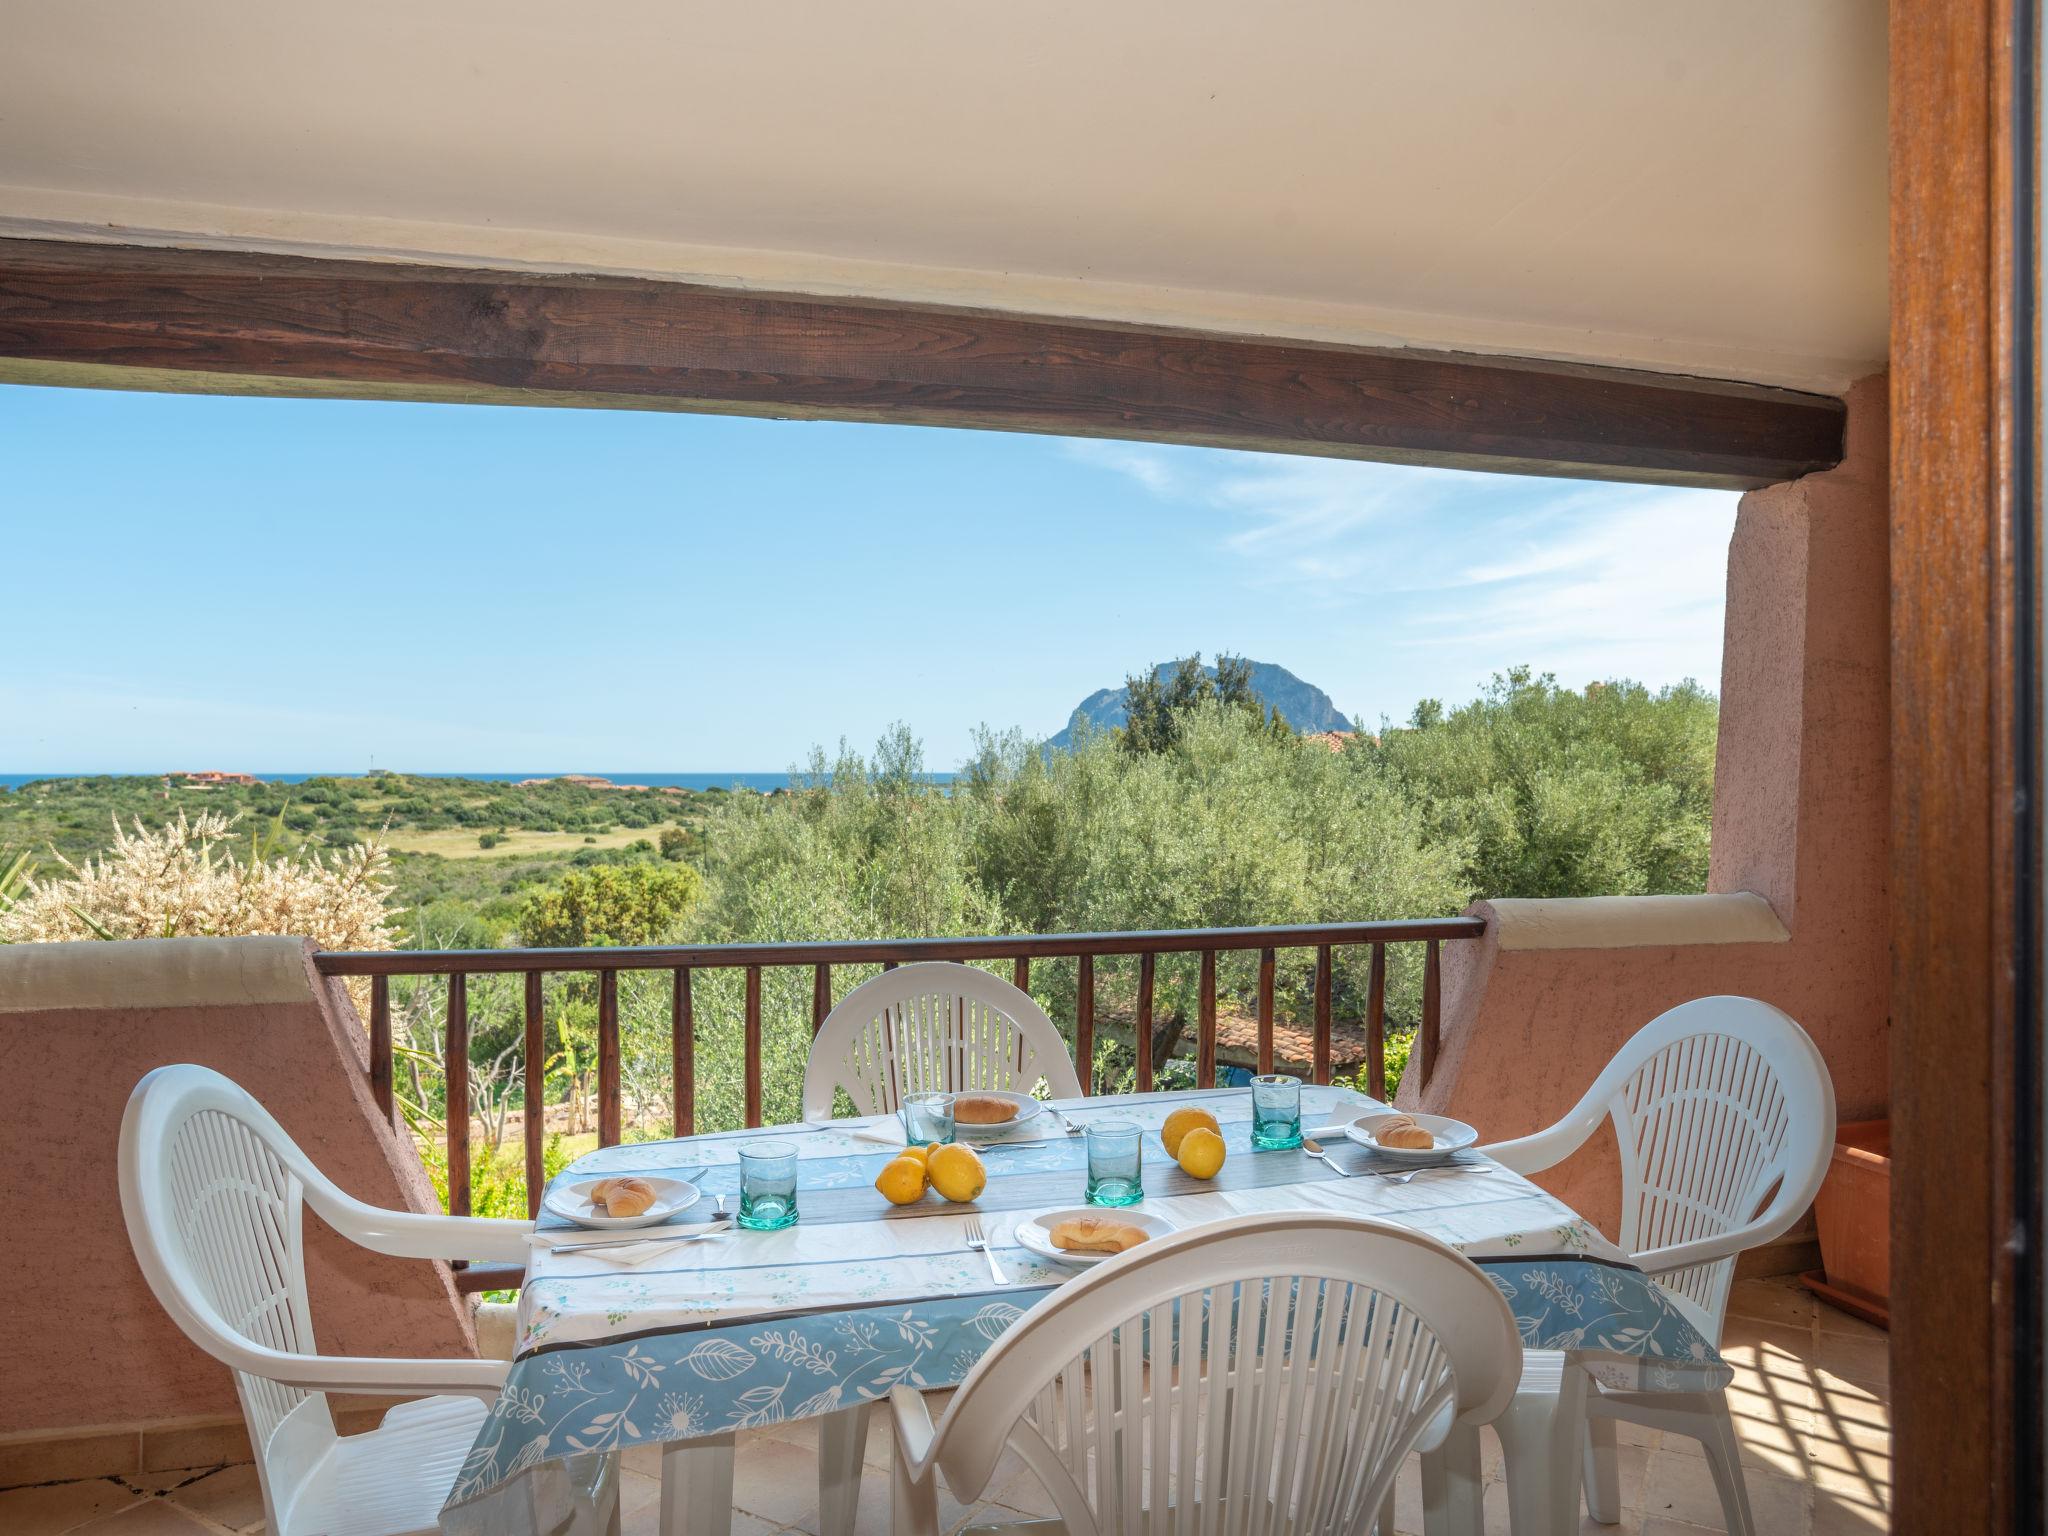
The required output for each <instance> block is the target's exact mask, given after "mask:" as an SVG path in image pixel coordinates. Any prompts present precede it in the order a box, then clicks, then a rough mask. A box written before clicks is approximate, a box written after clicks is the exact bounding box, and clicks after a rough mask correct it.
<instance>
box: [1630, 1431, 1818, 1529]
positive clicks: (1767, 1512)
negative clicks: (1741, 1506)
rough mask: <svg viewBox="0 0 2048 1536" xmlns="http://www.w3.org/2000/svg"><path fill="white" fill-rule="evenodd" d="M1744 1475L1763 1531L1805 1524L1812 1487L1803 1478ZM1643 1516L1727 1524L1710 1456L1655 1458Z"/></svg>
mask: <svg viewBox="0 0 2048 1536" xmlns="http://www.w3.org/2000/svg"><path fill="white" fill-rule="evenodd" d="M1745 1481H1746V1482H1747V1484H1748V1487H1749V1507H1750V1511H1751V1513H1752V1514H1754V1515H1755V1517H1756V1528H1757V1529H1758V1530H1759V1531H1771V1532H1773V1533H1777V1532H1785V1533H1796V1532H1801V1531H1804V1530H1805V1529H1806V1512H1807V1507H1808V1505H1809V1503H1810V1502H1811V1499H1812V1490H1811V1488H1810V1487H1809V1486H1808V1484H1807V1483H1806V1482H1805V1481H1804V1480H1802V1479H1798V1478H1790V1477H1773V1476H1771V1475H1769V1474H1768V1473H1763V1472H1758V1471H1754V1470H1751V1471H1748V1472H1747V1473H1746V1474H1745ZM1643 1516H1644V1522H1645V1524H1647V1523H1648V1522H1649V1521H1650V1520H1653V1519H1665V1520H1677V1521H1680V1522H1682V1523H1684V1524H1689V1525H1698V1526H1705V1527H1707V1528H1708V1529H1710V1530H1722V1529H1725V1527H1724V1526H1723V1524H1722V1521H1721V1495H1720V1492H1719V1491H1718V1490H1717V1489H1716V1488H1715V1486H1714V1474H1713V1472H1712V1471H1711V1470H1709V1468H1708V1466H1707V1462H1706V1458H1704V1457H1695V1456H1680V1455H1677V1454H1674V1453H1672V1452H1668V1451H1667V1452H1665V1453H1664V1454H1662V1455H1659V1456H1657V1457H1656V1458H1654V1459H1653V1460H1652V1462H1651V1463H1650V1471H1649V1478H1648V1491H1647V1493H1646V1495H1645V1498H1644V1503H1643Z"/></svg>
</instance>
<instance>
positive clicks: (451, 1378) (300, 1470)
mask: <svg viewBox="0 0 2048 1536" xmlns="http://www.w3.org/2000/svg"><path fill="white" fill-rule="evenodd" d="M120 1173H121V1211H122V1214H123V1215H124V1216H125V1217H126V1219H127V1223H128V1237H129V1241H130V1242H131V1243H132V1244H133V1245H134V1248H135V1259H136V1262H137V1263H138V1264H140V1265H141V1266H142V1273H143V1275H144V1277H145V1278H146V1279H147V1280H148V1281H149V1288H150V1289H151V1290H152V1291H154V1292H155V1293H156V1299H157V1300H158V1301H159V1302H161V1303H162V1304H163V1308H164V1310H165V1311H166V1312H168V1313H169V1314H170V1315H171V1320H172V1321H173V1322H175V1323H176V1324H177V1325H178V1327H179V1328H181V1329H182V1330H183V1331H184V1333H185V1336H186V1337H187V1338H189V1339H190V1340H191V1341H192V1342H193V1343H194V1344H197V1345H198V1346H199V1347H200V1348H201V1349H203V1350H205V1351H206V1352H207V1353H208V1354H209V1355H212V1356H213V1357H214V1358H215V1359H216V1360H219V1361H220V1362H221V1363H222V1364H224V1365H226V1366H227V1367H228V1368H229V1369H230V1370H231V1371H233V1372H234V1377H235V1388H236V1391H237V1392H238V1393H239V1395H240V1397H241V1400H242V1414H243V1417H244V1418H245V1419H246V1421H247V1423H248V1426H249V1443H250V1445H251V1447H252V1448H253V1449H254V1452H255V1457H256V1470H257V1476H258V1480H259V1481H260V1482H261V1484H262V1488H263V1512H264V1515H265V1518H266V1519H267V1521H268V1527H267V1528H268V1529H269V1530H270V1531H271V1532H272V1533H273V1536H397V1533H401V1532H414V1531H421V1532H426V1531H438V1529H439V1526H438V1523H437V1517H438V1515H439V1512H440V1508H441V1505H442V1502H443V1501H444V1500H445V1499H446V1498H447V1496H448V1491H449V1489H450V1488H452V1487H453V1486H454V1483H455V1478H456V1474H457V1473H458V1472H459V1471H460V1470H461V1467H462V1464H463V1461H464V1460H465V1459H466V1458H467V1456H468V1454H469V1450H470V1446H471V1444H472V1443H473V1442H474V1441H475V1439H476V1435H477V1431H478V1430H479V1429H480V1428H481V1427H482V1425H483V1422H484V1419H485V1416H486V1412H487V1410H486V1408H485V1404H486V1403H488V1402H490V1401H491V1400H492V1399H494V1398H496V1396H497V1395H498V1389H499V1388H500V1387H501V1386H503V1385H504V1382H505V1377H506V1374H507V1370H508V1367H507V1366H506V1365H505V1364H504V1363H503V1362H502V1361H496V1360H462V1359H447V1360H397V1359H363V1358H352V1357H344V1356H336V1355H320V1354H316V1353H314V1345H313V1326H312V1318H311V1315H310V1309H309V1307H308V1303H307V1297H306V1270H305V1247H304V1241H303V1234H302V1224H303V1213H304V1208H305V1207H306V1206H307V1205H311V1206H312V1208H313V1210H314V1211H315V1212H316V1213H317V1214H318V1215H319V1216H320V1218H321V1220H323V1221H325V1222H326V1223H327V1224H328V1225H329V1226H331V1227H333V1228H334V1229H335V1231H337V1232H339V1233H341V1234H342V1236H344V1237H346V1238H348V1239H349V1240H350V1241H351V1242H354V1243H357V1244H360V1245H361V1246H362V1247H365V1248H369V1249H372V1250H374V1251H376V1252H378V1253H385V1254H392V1255H396V1256H398V1257H401V1258H412V1259H432V1258H454V1257H459V1258H468V1259H505V1260H512V1261H516V1262H521V1263H523V1262H524V1261H525V1258H526V1234H527V1232H528V1231H529V1230H531V1228H530V1226H529V1224H528V1223H526V1222H523V1221H491V1220H477V1219H471V1218H466V1217H451V1216H428V1215H421V1214H418V1213H416V1212H411V1211H387V1210H380V1209H378V1208H377V1207H375V1206H370V1205H365V1204H363V1202H361V1201H360V1200H357V1199H355V1198H353V1197H352V1196H350V1195H347V1194H344V1193H343V1192H342V1191H341V1190H340V1189H338V1188H337V1187H336V1186H335V1185H334V1183H333V1182H332V1181H331V1180H329V1179H328V1178H327V1177H326V1176H325V1175H323V1174H322V1173H321V1172H320V1171H319V1170H318V1169H317V1168H315V1167H314V1166H313V1164H312V1163H311V1162H310V1161H309V1160H308V1159H307V1157H306V1155H305V1154H304V1153H303V1152H301V1151H300V1150H299V1148H298V1147H297V1146H296V1145H295V1144H294V1143H293V1141H292V1139H291V1138H290V1137H289V1136H287V1135H286V1134H285V1133H284V1130H283V1129H282V1128H281V1127H280V1126H279V1125H278V1123H277V1122H276V1121H275V1120H274V1119H272V1118H271V1116H270V1115H269V1113H268V1112H266V1111H265V1110H264V1108H263V1106H262V1105H260V1104H258V1103H257V1102H256V1101H255V1100H254V1099H253V1098H251V1097H250V1096H249V1095H248V1094H247V1093H245V1092H244V1091H243V1090H242V1089H241V1088H239V1087H237V1086H236V1085H235V1084H234V1083H232V1082H230V1081H229V1080H228V1079H227V1078H225V1077H223V1076H221V1075H220V1074H219V1073H218V1072H214V1071H210V1070H209V1069H207V1068H205V1067H198V1066H172V1067H159V1068H157V1069H156V1070H155V1071H154V1072H151V1073H149V1074H148V1075H147V1076H146V1077H144V1078H143V1079H142V1081H141V1082H139V1083H137V1084H136V1086H135V1091H134V1093H132V1094H131V1095H130V1096H129V1099H128V1109H127V1113H126V1114H124V1115H123V1116H122V1119H121V1149H120ZM329 1392H363V1393H375V1394H380V1395H381V1394H406V1393H436V1394H459V1395H443V1396H432V1397H426V1398H424V1399H422V1400H420V1401H415V1402H409V1403H403V1404H400V1405H399V1406H398V1407H396V1408H393V1409H392V1410H391V1411H390V1412H389V1413H388V1414H386V1415H385V1416H384V1420H383V1422H382V1423H381V1424H380V1425H379V1426H378V1428H376V1429H374V1430H372V1431H370V1432H369V1433H367V1434H361V1435H350V1436H346V1437H342V1436H338V1435H337V1434H336V1433H335V1429H334V1418H333V1415H332V1414H331V1413H330V1412H329V1409H328V1403H327V1394H328V1393H329ZM596 1493H597V1508H596V1510H595V1517H596V1518H597V1519H599V1520H603V1521H607V1522H609V1523H611V1524H613V1525H615V1524H616V1513H617V1511H616V1487H615V1484H614V1483H613V1481H612V1479H611V1478H610V1477H609V1476H605V1477H602V1478H601V1479H600V1481H599V1485H598V1488H597V1490H596Z"/></svg>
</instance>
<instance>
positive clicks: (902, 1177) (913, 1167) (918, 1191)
mask: <svg viewBox="0 0 2048 1536" xmlns="http://www.w3.org/2000/svg"><path fill="white" fill-rule="evenodd" d="M875 1188H876V1189H878V1190H880V1191H881V1194H882V1198H883V1199H884V1200H886V1201H888V1202H889V1203H890V1204H891V1205H915V1204H916V1203H917V1202H918V1201H920V1200H922V1199H923V1198H924V1160H923V1159H922V1158H916V1157H909V1156H905V1157H892V1158H890V1159H889V1161H888V1164H887V1165H886V1166H885V1167H884V1168H883V1169H882V1171H881V1172H880V1173H879V1174H877V1175H876V1176H875Z"/></svg>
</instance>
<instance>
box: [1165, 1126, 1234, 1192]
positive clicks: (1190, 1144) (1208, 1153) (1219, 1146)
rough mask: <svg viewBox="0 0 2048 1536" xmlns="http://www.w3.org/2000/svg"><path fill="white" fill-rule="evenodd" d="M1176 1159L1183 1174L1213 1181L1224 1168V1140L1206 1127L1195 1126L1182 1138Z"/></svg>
mask: <svg viewBox="0 0 2048 1536" xmlns="http://www.w3.org/2000/svg"><path fill="white" fill-rule="evenodd" d="M1176 1157H1177V1158H1178V1160H1179V1162H1180V1166H1181V1171H1182V1172H1183V1173H1186V1174H1188V1175H1190V1176H1191V1177H1193V1178H1197V1179H1213V1178H1215V1177H1216V1173H1217V1170H1218V1169H1220V1168H1221V1167H1222V1166H1223V1138H1222V1137H1221V1136H1219V1135H1217V1134H1216V1132H1214V1131H1212V1130H1210V1129H1209V1128H1208V1127H1207V1126H1205V1125H1198V1126H1195V1127H1194V1128H1193V1129H1191V1130H1189V1131H1188V1133H1187V1134H1186V1135H1185V1136H1183V1137H1181V1139H1180V1151H1179V1152H1178V1153H1177V1154H1176Z"/></svg>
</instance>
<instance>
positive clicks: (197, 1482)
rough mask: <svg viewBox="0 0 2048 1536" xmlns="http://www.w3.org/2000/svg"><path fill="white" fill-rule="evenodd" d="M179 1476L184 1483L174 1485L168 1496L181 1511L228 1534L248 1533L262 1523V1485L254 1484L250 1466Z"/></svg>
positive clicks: (253, 1466) (252, 1465) (253, 1474)
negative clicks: (228, 1531) (234, 1532)
mask: <svg viewBox="0 0 2048 1536" xmlns="http://www.w3.org/2000/svg"><path fill="white" fill-rule="evenodd" d="M180 1476H182V1477H183V1478H184V1479H185V1480H184V1481H182V1482H180V1483H177V1484H176V1485H174V1486H173V1487H172V1489H171V1491H170V1493H169V1495H168V1497H169V1499H170V1501H171V1502H172V1503H173V1504H175V1505H177V1506H178V1507H179V1508H180V1509H182V1510H185V1511H187V1512H189V1513H191V1514H195V1515H198V1516H200V1517H201V1518H202V1519H206V1520H211V1521H212V1522H213V1523H214V1524H215V1525H220V1526H225V1527H227V1529H229V1530H231V1531H249V1530H253V1529H255V1528H256V1527H257V1526H260V1525H261V1524H263V1485H262V1484H261V1483H260V1482H258V1481H257V1478H256V1468H255V1465H254V1464H253V1463H251V1464H246V1465H243V1466H239V1467H221V1468H218V1469H217V1470H215V1471H212V1472H205V1473H198V1474H193V1473H184V1474H180Z"/></svg>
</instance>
